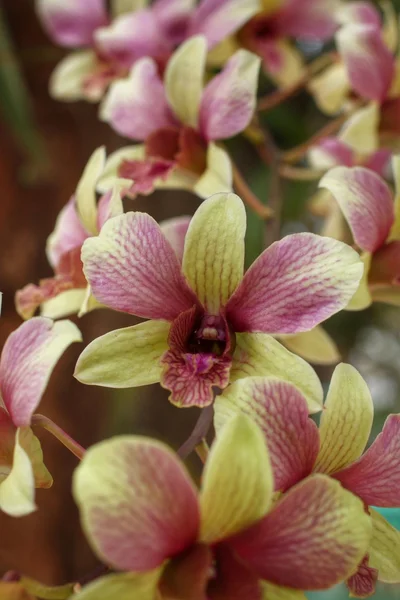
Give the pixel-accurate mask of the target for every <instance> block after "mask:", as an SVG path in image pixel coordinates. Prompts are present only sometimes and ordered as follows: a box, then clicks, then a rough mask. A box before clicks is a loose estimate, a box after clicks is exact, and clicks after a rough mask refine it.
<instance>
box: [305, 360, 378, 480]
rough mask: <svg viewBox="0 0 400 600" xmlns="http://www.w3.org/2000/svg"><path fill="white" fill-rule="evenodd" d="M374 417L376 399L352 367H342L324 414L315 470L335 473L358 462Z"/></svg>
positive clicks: (327, 400)
mask: <svg viewBox="0 0 400 600" xmlns="http://www.w3.org/2000/svg"><path fill="white" fill-rule="evenodd" d="M373 417H374V409H373V403H372V398H371V394H370V391H369V389H368V386H367V384H366V383H365V381H364V379H363V378H362V377H361V375H360V374H359V372H358V371H357V370H356V369H355V368H354V367H352V366H351V365H347V364H344V363H342V364H340V365H338V366H337V367H336V369H335V371H334V373H333V375H332V380H331V384H330V386H329V391H328V396H327V398H326V401H325V405H324V411H323V413H322V415H321V422H320V427H319V433H320V444H321V448H320V451H319V455H318V459H317V463H316V465H315V469H316V470H318V471H322V472H324V473H334V472H336V471H339V469H342V468H343V467H346V466H347V465H349V464H351V463H352V462H353V461H355V460H357V458H359V456H360V455H361V454H362V452H363V450H364V448H365V446H366V445H367V442H368V439H369V436H370V433H371V427H372V421H373Z"/></svg>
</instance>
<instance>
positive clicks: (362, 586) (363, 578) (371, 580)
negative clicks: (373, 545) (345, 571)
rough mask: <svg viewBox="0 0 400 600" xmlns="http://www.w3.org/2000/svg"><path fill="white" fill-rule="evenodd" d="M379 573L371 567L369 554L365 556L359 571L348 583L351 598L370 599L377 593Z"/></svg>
mask: <svg viewBox="0 0 400 600" xmlns="http://www.w3.org/2000/svg"><path fill="white" fill-rule="evenodd" d="M377 580H378V571H377V569H374V568H372V567H370V566H369V556H368V554H367V555H366V556H364V558H363V561H362V563H361V564H360V565H359V566H358V569H357V571H356V572H355V573H354V575H352V576H351V577H349V578H348V580H347V581H346V585H347V588H348V590H349V597H350V598H353V597H354V598H368V597H369V596H372V594H374V593H375V586H376V582H377Z"/></svg>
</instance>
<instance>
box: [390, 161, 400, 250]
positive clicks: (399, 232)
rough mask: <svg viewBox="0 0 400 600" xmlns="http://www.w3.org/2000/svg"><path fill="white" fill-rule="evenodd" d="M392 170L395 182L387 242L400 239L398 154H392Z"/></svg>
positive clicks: (399, 169)
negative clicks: (391, 221) (391, 217)
mask: <svg viewBox="0 0 400 600" xmlns="http://www.w3.org/2000/svg"><path fill="white" fill-rule="evenodd" d="M392 170H393V177H394V184H395V196H394V223H393V225H392V228H391V230H390V233H389V239H388V241H389V242H393V241H396V240H400V154H395V155H394V156H393V158H392Z"/></svg>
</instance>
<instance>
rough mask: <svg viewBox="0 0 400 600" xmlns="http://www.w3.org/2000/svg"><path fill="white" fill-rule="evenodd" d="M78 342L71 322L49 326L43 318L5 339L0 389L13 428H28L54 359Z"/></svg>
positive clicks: (0, 362)
mask: <svg viewBox="0 0 400 600" xmlns="http://www.w3.org/2000/svg"><path fill="white" fill-rule="evenodd" d="M81 340H82V337H81V333H80V331H79V329H78V328H77V326H76V325H74V324H73V323H72V322H71V321H58V322H57V323H53V322H52V321H50V319H45V318H44V317H34V318H32V319H30V320H29V321H26V322H25V323H23V324H22V325H20V326H19V327H18V329H16V330H15V331H14V332H13V333H11V334H10V335H9V337H8V338H7V340H6V343H5V344H4V347H3V351H2V353H1V361H0V382H1V384H0V386H1V395H2V398H3V400H4V404H5V406H6V408H7V410H8V412H9V413H10V415H11V418H12V420H13V423H14V424H15V425H16V426H23V425H29V423H30V420H31V416H32V414H33V412H34V411H35V410H36V407H37V406H38V404H39V402H40V400H41V397H42V395H43V392H44V390H45V388H46V385H47V382H48V380H49V378H50V375H51V373H52V371H53V369H54V367H55V366H56V364H57V361H58V359H59V358H60V356H61V355H62V354H63V353H64V351H65V350H66V349H67V348H68V346H70V345H71V344H72V343H73V342H80V341H81Z"/></svg>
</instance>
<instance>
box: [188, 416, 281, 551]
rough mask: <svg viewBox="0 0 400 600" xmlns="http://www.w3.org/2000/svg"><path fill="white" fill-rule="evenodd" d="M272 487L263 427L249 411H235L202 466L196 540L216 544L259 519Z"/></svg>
mask: <svg viewBox="0 0 400 600" xmlns="http://www.w3.org/2000/svg"><path fill="white" fill-rule="evenodd" d="M273 487H274V482H273V476H272V468H271V464H270V461H269V455H268V450H267V446H266V443H265V440H264V436H263V433H262V431H261V429H260V428H259V427H258V425H256V424H255V423H254V422H253V421H252V420H251V419H250V418H249V417H247V416H244V415H236V416H234V417H233V418H232V419H230V420H229V422H228V423H227V424H226V425H225V426H224V427H223V428H222V429H221V431H220V432H219V435H218V437H217V438H216V441H215V442H214V444H213V446H212V448H211V451H210V454H209V457H208V459H207V462H206V464H205V467H204V471H203V476H202V489H201V493H200V510H201V527H200V540H201V541H202V542H204V543H207V544H211V543H215V542H216V541H219V540H223V539H225V538H227V537H229V536H231V535H233V534H235V533H237V532H239V531H242V530H243V529H245V528H247V527H249V526H250V525H252V524H253V523H255V522H256V521H258V520H259V519H261V518H262V517H263V516H264V515H265V514H266V513H267V511H268V508H269V506H270V505H271V502H272V493H273Z"/></svg>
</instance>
